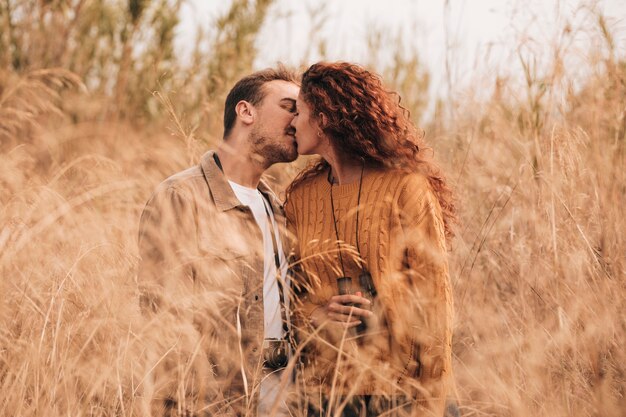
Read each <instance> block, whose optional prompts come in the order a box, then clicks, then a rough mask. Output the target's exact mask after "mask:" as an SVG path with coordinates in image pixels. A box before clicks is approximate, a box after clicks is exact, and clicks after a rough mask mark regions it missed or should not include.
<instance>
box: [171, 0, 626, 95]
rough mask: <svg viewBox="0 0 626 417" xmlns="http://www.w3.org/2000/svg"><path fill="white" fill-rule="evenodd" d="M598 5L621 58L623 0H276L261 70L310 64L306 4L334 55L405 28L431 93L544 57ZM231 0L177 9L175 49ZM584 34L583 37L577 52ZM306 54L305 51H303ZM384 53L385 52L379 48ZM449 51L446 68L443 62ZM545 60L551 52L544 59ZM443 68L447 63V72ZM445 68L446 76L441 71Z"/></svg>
mask: <svg viewBox="0 0 626 417" xmlns="http://www.w3.org/2000/svg"><path fill="white" fill-rule="evenodd" d="M581 3H587V4H595V7H596V8H597V9H598V10H601V11H602V12H603V13H604V14H605V15H606V16H607V17H608V18H609V23H610V24H611V26H612V27H613V28H614V29H615V30H616V34H618V37H617V38H616V39H615V41H616V44H617V46H618V49H619V51H618V52H619V54H620V55H621V56H625V55H626V40H625V39H626V38H625V37H624V35H625V34H626V1H624V0H599V1H594V2H589V1H587V2H581V1H580V0H523V1H520V0H327V1H323V0H278V1H277V4H275V5H274V6H273V7H272V8H271V10H270V15H269V18H268V19H267V21H266V23H265V25H264V27H263V29H262V31H261V34H260V36H259V38H258V44H257V45H258V48H259V51H260V53H259V56H258V59H257V61H256V63H255V65H256V66H257V67H258V68H263V67H266V66H270V65H274V64H275V63H276V62H277V61H282V62H285V63H288V64H292V65H299V64H302V63H303V61H306V63H307V64H308V63H313V62H315V61H316V60H317V59H318V58H319V56H317V55H316V54H315V51H311V50H310V49H311V45H312V42H311V31H312V29H311V28H312V27H313V23H314V22H312V19H311V12H310V11H311V10H313V9H316V8H319V7H320V6H321V5H326V7H325V8H324V9H323V11H322V14H321V15H320V18H318V19H317V20H319V24H320V30H319V31H318V38H319V37H321V38H323V39H325V40H326V43H327V53H328V55H329V59H331V60H347V61H354V62H358V63H366V61H367V59H368V56H367V53H368V51H367V48H366V39H367V38H368V33H369V32H371V31H372V29H379V30H382V31H384V33H385V34H386V35H388V37H389V38H390V39H393V37H394V36H393V35H394V34H396V33H398V32H399V33H402V34H403V38H404V40H405V41H407V42H411V43H413V45H414V47H416V48H417V50H418V51H419V55H420V57H421V58H422V60H423V61H424V62H426V63H427V66H428V69H429V70H430V72H431V74H432V85H431V91H432V92H433V94H440V92H441V91H442V90H444V89H445V86H446V85H447V81H446V80H448V79H449V80H451V82H452V83H453V84H454V85H455V86H457V85H458V86H464V85H470V84H471V82H472V80H473V74H474V72H477V73H480V74H482V75H483V76H484V75H488V74H489V73H490V72H492V73H493V75H494V76H495V74H496V73H497V74H500V73H502V72H503V71H508V70H509V68H508V67H510V70H511V71H512V72H513V73H515V72H516V71H519V70H520V68H521V67H520V66H519V62H518V58H517V52H516V50H517V46H518V45H519V44H520V43H521V42H523V43H524V44H525V45H527V49H532V50H533V53H537V56H538V59H539V61H540V60H541V58H542V55H549V50H550V49H549V47H548V45H549V44H550V42H552V41H553V40H554V39H556V38H557V36H555V35H556V34H557V33H558V31H560V30H561V29H562V28H563V27H564V26H565V23H566V22H569V23H570V24H572V25H573V26H576V25H582V26H584V27H593V26H594V23H593V22H589V21H587V22H583V20H582V19H583V17H582V16H584V13H581V9H580V4H581ZM229 4H230V1H228V0H220V1H218V0H190V1H189V2H187V3H185V5H184V6H183V9H182V11H181V20H182V22H181V23H182V24H181V26H180V29H179V34H178V38H177V41H178V42H179V50H182V51H183V52H184V51H185V45H189V44H192V43H193V39H194V33H195V30H196V28H197V27H198V26H199V25H202V26H204V27H206V28H208V27H210V24H211V22H212V21H213V20H214V18H215V17H216V16H218V15H219V14H220V13H223V12H224V11H226V10H227V9H228V6H229ZM588 38H589V37H588V36H587V37H585V36H583V35H581V36H580V39H579V40H577V43H580V45H579V46H580V50H581V51H583V52H584V51H585V50H589V49H590V48H589V47H588V45H586V44H584V43H585V39H587V40H588ZM307 51H308V52H309V55H308V56H305V55H306V54H307ZM379 53H380V56H381V57H383V56H385V55H384V54H385V51H384V50H383V51H380V52H379ZM446 53H447V57H448V66H446ZM546 59H548V58H546ZM446 68H448V69H449V71H448V72H446ZM448 73H449V74H450V76H449V77H448V76H447V75H446V74H448Z"/></svg>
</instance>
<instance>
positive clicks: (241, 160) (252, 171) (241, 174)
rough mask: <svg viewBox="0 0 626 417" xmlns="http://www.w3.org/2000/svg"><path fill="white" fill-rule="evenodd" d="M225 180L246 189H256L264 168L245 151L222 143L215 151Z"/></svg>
mask: <svg viewBox="0 0 626 417" xmlns="http://www.w3.org/2000/svg"><path fill="white" fill-rule="evenodd" d="M216 153H217V156H218V158H219V160H220V163H221V164H222V171H224V175H225V176H226V178H227V179H229V180H230V181H232V182H235V183H237V184H239V185H243V186H244V187H248V188H257V187H258V186H259V181H260V180H261V175H263V172H264V171H265V168H264V167H263V166H262V165H261V164H260V163H259V161H257V160H255V159H254V158H253V156H252V155H250V154H249V152H248V151H247V150H242V149H236V148H235V147H232V146H230V145H229V144H227V143H222V144H221V145H220V146H219V147H218V149H217V151H216Z"/></svg>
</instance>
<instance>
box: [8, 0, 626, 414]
mask: <svg viewBox="0 0 626 417" xmlns="http://www.w3.org/2000/svg"><path fill="white" fill-rule="evenodd" d="M271 4H272V1H271V0H257V1H255V2H248V1H239V0H235V1H234V2H233V5H232V6H231V9H230V10H229V13H227V14H225V15H224V16H222V17H221V18H220V19H219V20H218V21H216V22H215V30H214V31H207V33H205V34H203V35H202V37H199V44H200V43H202V44H207V45H210V48H209V50H210V52H209V53H208V54H201V53H200V52H199V51H200V50H199V49H196V53H195V54H194V55H193V56H192V59H191V61H190V62H189V63H186V64H185V65H183V64H181V63H179V62H178V61H177V59H176V54H175V51H174V46H173V43H172V40H173V33H174V29H175V27H176V25H177V24H178V21H177V20H176V19H175V18H173V17H172V16H175V15H176V13H175V12H176V11H177V10H178V8H179V7H180V4H179V2H167V1H154V2H147V1H139V0H135V1H133V0H131V1H130V2H128V4H126V2H121V1H114V0H111V1H84V0H54V1H37V2H34V1H33V2H22V1H16V0H6V1H4V2H2V4H1V5H0V273H1V275H0V294H1V296H0V297H1V298H0V415H2V416H61V415H63V416H114V415H123V416H130V415H137V413H139V411H138V410H140V409H141V407H140V406H139V404H138V401H139V400H138V398H139V394H140V393H141V392H142V389H143V388H144V385H145V381H146V378H145V376H146V374H147V372H148V371H149V370H150V369H151V368H152V367H153V366H155V364H156V363H157V362H158V360H159V358H160V357H161V356H162V355H163V354H165V353H167V352H171V351H172V350H175V349H177V347H176V346H177V343H178V342H177V337H178V336H177V335H176V331H175V330H173V329H168V328H167V326H157V325H155V323H147V322H145V321H144V319H142V317H141V315H140V314H139V312H138V307H137V286H136V281H135V274H136V267H137V263H138V255H137V242H136V241H137V228H138V221H139V215H140V213H141V210H142V208H143V205H144V204H145V202H146V200H147V199H148V197H149V196H150V194H151V192H152V190H153V189H154V187H155V186H156V185H157V184H158V183H159V182H160V181H161V180H162V179H164V178H166V177H167V176H169V175H171V174H172V173H174V172H177V171H179V170H181V169H183V168H185V167H187V166H189V165H190V164H192V163H193V162H194V161H197V159H198V157H199V156H200V155H201V154H202V153H203V152H204V151H205V150H207V149H208V148H210V147H212V146H214V145H215V144H216V143H217V141H219V138H220V136H221V133H222V132H221V129H220V124H221V111H222V110H221V106H222V102H223V99H224V95H225V92H227V90H228V87H229V86H231V85H232V83H233V82H234V81H235V80H236V79H238V78H239V77H240V76H242V75H243V74H246V73H247V72H250V71H251V70H252V69H253V62H254V58H255V53H256V52H255V47H254V39H255V36H256V34H257V33H258V31H259V28H260V27H261V25H262V23H263V21H264V19H265V18H266V17H267V13H268V8H269V7H270V6H271ZM587 13H588V19H587V20H586V22H587V24H585V25H584V27H583V28H564V30H563V32H562V35H561V36H562V38H561V42H558V43H555V44H554V45H545V51H547V52H545V51H544V53H545V54H547V55H549V56H551V58H550V60H549V62H548V63H547V64H546V65H541V66H534V65H533V64H532V62H533V59H532V58H533V56H532V54H529V53H528V52H526V53H525V54H521V53H520V55H519V59H520V60H521V61H522V62H523V63H525V68H526V74H525V76H522V77H520V78H519V79H517V78H493V75H491V77H492V78H489V77H488V75H487V74H485V77H484V78H483V79H481V80H477V84H476V85H482V86H483V89H482V91H481V94H478V92H477V91H475V92H472V91H469V92H466V93H464V94H463V95H459V96H455V97H461V98H454V99H453V100H452V99H451V101H442V102H440V103H439V104H438V105H437V108H438V109H439V110H438V111H437V112H435V117H434V118H432V120H425V119H422V118H420V115H421V114H422V110H423V105H424V104H423V100H422V99H421V97H418V95H419V94H423V93H424V92H425V88H426V87H427V86H425V84H427V79H425V78H424V77H423V75H416V74H421V73H420V71H423V69H422V68H421V67H420V66H419V65H418V62H417V61H415V60H411V59H406V60H402V59H399V60H396V61H395V62H392V63H387V64H386V66H385V67H383V66H374V65H375V64H372V65H373V66H374V69H376V70H378V71H380V72H381V73H382V74H383V75H384V76H385V79H386V80H387V81H388V83H389V84H390V86H392V87H393V88H397V89H398V90H399V92H400V94H401V95H403V96H405V97H406V100H405V101H403V102H406V103H408V105H409V107H410V109H411V110H412V111H413V114H414V115H415V117H416V122H417V123H418V124H420V125H421V126H422V127H423V128H424V130H425V132H426V138H427V141H428V142H429V144H430V145H431V146H432V147H433V149H434V152H435V156H436V158H437V159H438V160H439V161H440V162H441V164H442V166H443V167H444V168H445V170H446V172H447V173H448V175H449V177H450V179H451V181H452V183H453V184H454V187H455V190H456V192H457V195H458V199H459V207H460V213H459V214H460V224H459V226H458V229H457V237H456V239H455V241H454V243H453V245H452V247H451V252H450V263H451V271H452V274H451V279H452V285H453V289H454V298H455V314H456V315H455V329H454V342H453V354H454V358H453V359H454V372H455V380H456V387H457V396H458V399H459V403H460V405H461V410H462V412H463V415H465V416H511V417H526V416H529V417H530V416H550V417H566V416H568V417H569V416H581V417H582V416H598V417H600V416H602V417H605V416H606V417H613V416H614V417H618V416H626V348H625V346H626V307H625V306H626V257H625V255H626V237H625V236H626V216H625V215H624V213H625V210H624V207H626V61H625V60H624V59H625V58H624V57H623V56H620V55H619V52H620V49H619V45H620V35H622V36H623V35H624V34H623V33H622V34H619V33H615V32H614V29H613V28H612V26H611V25H610V23H609V22H607V21H606V20H604V19H603V18H602V17H601V16H599V15H597V14H594V12H593V9H592V8H590V9H589V10H588V12H587ZM581 31H582V32H584V36H585V37H586V38H587V39H591V40H592V42H591V44H592V45H593V47H592V48H591V49H590V50H587V51H582V52H580V51H578V52H577V54H578V57H579V59H581V58H580V57H581V56H582V57H583V58H582V59H583V60H584V65H585V66H587V71H586V73H587V75H586V77H585V78H584V80H583V82H581V81H580V80H576V81H575V80H573V79H570V78H568V77H569V76H568V74H569V73H568V71H566V69H567V68H566V67H567V65H566V63H567V62H568V61H567V55H568V53H569V52H570V49H568V48H569V46H568V45H569V44H568V41H567V40H568V39H573V37H575V36H579V35H580V33H581ZM623 39H624V38H623V37H622V38H621V42H623ZM137 44H141V46H142V47H141V48H134V46H136V45H137ZM621 46H622V49H621V52H623V44H622V45H621ZM537 53H538V52H537ZM485 91H487V92H488V93H487V94H485ZM474 93H476V94H474ZM403 100H404V98H403ZM300 166H302V162H299V163H297V164H295V165H294V166H293V167H289V168H288V169H285V167H284V166H283V167H281V169H280V170H274V171H273V172H274V174H275V176H276V178H275V183H276V185H277V187H278V188H284V187H285V186H286V184H288V181H289V179H290V178H291V176H293V175H294V174H295V172H297V169H298V168H299V167H300ZM155 346H157V347H158V348H159V349H161V351H159V350H158V349H156V350H155V348H154V347H155Z"/></svg>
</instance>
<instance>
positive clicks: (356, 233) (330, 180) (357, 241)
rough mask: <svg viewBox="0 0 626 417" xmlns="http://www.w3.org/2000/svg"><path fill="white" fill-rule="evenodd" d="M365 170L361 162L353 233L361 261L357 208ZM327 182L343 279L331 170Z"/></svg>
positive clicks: (359, 202)
mask: <svg viewBox="0 0 626 417" xmlns="http://www.w3.org/2000/svg"><path fill="white" fill-rule="evenodd" d="M364 170H365V162H363V165H361V176H360V178H359V192H358V194H357V198H356V207H357V210H356V231H355V238H356V250H357V252H358V253H359V258H360V259H361V260H362V259H363V257H362V256H361V248H360V247H359V208H360V205H361V188H362V187H363V171H364ZM328 182H330V207H331V210H332V212H333V226H335V237H336V238H337V251H338V253H339V264H340V265H341V273H342V274H343V277H345V276H346V270H345V268H344V265H343V256H342V254H341V245H340V243H339V230H338V229H337V218H336V217H335V201H334V199H333V177H332V169H329V170H328Z"/></svg>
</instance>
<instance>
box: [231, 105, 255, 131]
mask: <svg viewBox="0 0 626 417" xmlns="http://www.w3.org/2000/svg"><path fill="white" fill-rule="evenodd" d="M235 113H237V118H238V119H239V120H241V122H242V123H243V124H245V125H250V124H252V123H253V122H254V118H255V117H256V113H255V109H254V106H253V105H252V104H250V103H249V102H247V101H245V100H241V101H240V102H239V103H237V104H236V105H235Z"/></svg>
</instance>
